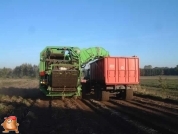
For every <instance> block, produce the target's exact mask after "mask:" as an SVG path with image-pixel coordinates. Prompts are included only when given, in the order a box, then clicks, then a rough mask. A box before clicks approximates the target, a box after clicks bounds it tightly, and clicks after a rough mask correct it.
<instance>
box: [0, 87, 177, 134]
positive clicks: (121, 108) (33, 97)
mask: <svg viewBox="0 0 178 134" xmlns="http://www.w3.org/2000/svg"><path fill="white" fill-rule="evenodd" d="M28 88H29V87H28ZM28 88H24V87H23V88H20V87H18V88H17V87H2V88H1V90H0V93H1V94H4V95H5V96H6V98H4V99H3V98H2V97H1V100H0V101H1V104H5V105H8V106H9V105H10V106H12V107H15V109H14V112H13V110H12V112H11V113H7V114H4V115H3V116H9V115H11V114H13V115H16V116H17V118H18V122H19V124H20V126H19V132H20V133H21V134H139V133H140V134H147V133H148V134H176V133H178V105H177V104H175V103H172V102H166V101H163V100H156V99H152V98H148V97H147V98H145V97H144V96H134V99H133V100H131V101H125V100H117V99H115V98H110V100H109V101H96V100H95V99H93V98H92V97H90V96H88V97H86V98H85V99H77V100H75V99H74V98H65V99H64V100H62V99H61V98H52V99H51V98H46V97H44V96H43V95H42V94H41V92H40V91H39V89H37V88H36V86H35V87H34V85H33V86H32V87H31V88H29V89H28ZM7 96H8V97H7ZM14 96H15V100H14ZM20 99H21V100H20ZM24 100H25V101H26V102H25V103H24ZM22 101H23V103H22ZM29 103H30V105H29V106H27V104H29ZM18 110H19V111H18ZM2 122H3V117H1V123H2ZM0 131H3V128H2V127H1V130H0Z"/></svg>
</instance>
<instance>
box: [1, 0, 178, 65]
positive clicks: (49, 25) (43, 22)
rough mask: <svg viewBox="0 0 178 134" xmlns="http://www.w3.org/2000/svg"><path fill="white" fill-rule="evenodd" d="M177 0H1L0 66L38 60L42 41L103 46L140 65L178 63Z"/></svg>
mask: <svg viewBox="0 0 178 134" xmlns="http://www.w3.org/2000/svg"><path fill="white" fill-rule="evenodd" d="M177 7H178V0H97V1H96V0H1V1H0V54H1V56H0V68H2V67H8V68H14V67H16V66H19V65H21V64H23V63H30V64H35V65H38V64H39V58H40V52H41V51H42V50H43V49H44V48H45V47H46V46H76V47H79V48H81V49H82V48H90V47H103V48H104V49H106V50H107V51H109V53H110V55H111V56H133V55H136V56H138V57H139V58H140V67H143V66H144V65H152V66H153V67H163V66H164V67H175V66H176V65H178V8H177Z"/></svg>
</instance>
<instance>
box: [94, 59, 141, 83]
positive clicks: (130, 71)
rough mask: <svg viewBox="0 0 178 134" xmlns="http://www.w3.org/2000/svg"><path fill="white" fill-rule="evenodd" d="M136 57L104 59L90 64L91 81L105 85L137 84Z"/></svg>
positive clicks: (137, 62) (137, 69)
mask: <svg viewBox="0 0 178 134" xmlns="http://www.w3.org/2000/svg"><path fill="white" fill-rule="evenodd" d="M139 73H140V72H139V58H138V57H105V58H103V59H100V60H98V61H95V62H94V63H92V64H90V74H91V80H96V81H104V82H105V83H106V84H107V85H118V84H138V83H139V76H140V74H139Z"/></svg>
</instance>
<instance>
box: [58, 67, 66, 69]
mask: <svg viewBox="0 0 178 134" xmlns="http://www.w3.org/2000/svg"><path fill="white" fill-rule="evenodd" d="M59 70H67V68H66V67H60V68H59Z"/></svg>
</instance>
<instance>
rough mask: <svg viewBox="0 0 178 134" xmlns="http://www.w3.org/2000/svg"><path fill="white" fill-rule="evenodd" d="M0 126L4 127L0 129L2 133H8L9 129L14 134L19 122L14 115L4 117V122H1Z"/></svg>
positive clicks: (16, 131)
mask: <svg viewBox="0 0 178 134" xmlns="http://www.w3.org/2000/svg"><path fill="white" fill-rule="evenodd" d="M1 126H2V127H3V128H4V131H2V133H9V131H15V133H16V134H18V133H19V131H18V126H19V123H17V117H16V116H9V117H4V122H3V123H2V124H1Z"/></svg>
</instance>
